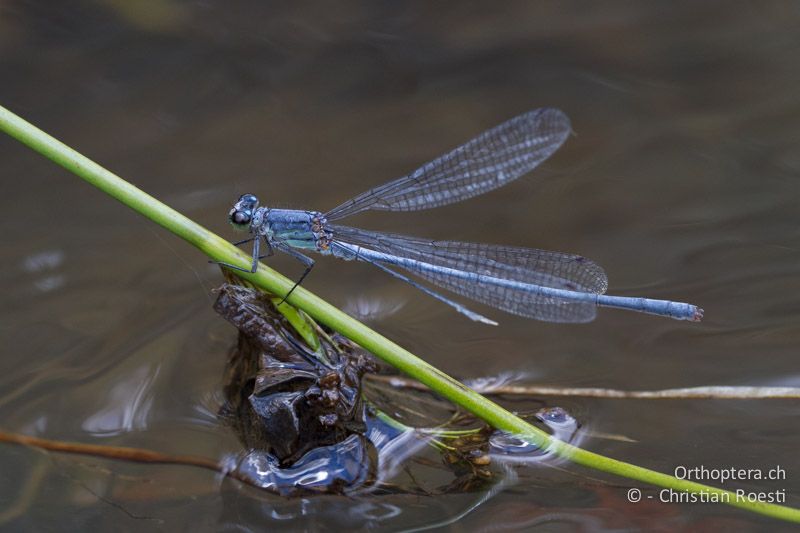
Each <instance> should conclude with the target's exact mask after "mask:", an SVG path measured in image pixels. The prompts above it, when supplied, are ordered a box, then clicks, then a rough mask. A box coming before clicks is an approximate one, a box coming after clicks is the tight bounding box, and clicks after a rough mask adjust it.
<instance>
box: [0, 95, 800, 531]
mask: <svg viewBox="0 0 800 533" xmlns="http://www.w3.org/2000/svg"><path fill="white" fill-rule="evenodd" d="M0 129H2V130H3V131H5V132H6V133H8V134H9V135H11V136H12V137H14V138H16V139H17V140H19V141H20V142H22V143H23V144H25V145H27V146H28V147H30V148H32V149H33V150H35V151H37V152H39V153H40V154H42V155H44V156H45V157H47V158H49V159H51V160H52V161H54V162H55V163H57V164H59V165H61V166H62V167H64V168H65V169H67V170H68V171H70V172H72V173H73V174H75V175H77V176H79V177H80V178H83V179H84V180H86V181H88V182H89V183H91V184H92V185H94V186H95V187H97V188H99V189H100V190H102V191H104V192H106V193H107V194H109V195H111V196H113V197H114V198H116V199H117V200H119V201H120V202H122V203H123V204H125V205H127V206H128V207H130V208H132V209H134V210H135V211H138V212H139V213H141V214H142V215H144V216H146V217H147V218H149V219H150V220H152V221H153V222H156V223H157V224H160V225H161V226H163V227H164V228H166V229H167V230H169V231H171V232H172V233H174V234H176V235H178V236H179V237H182V238H183V239H185V240H186V241H188V242H189V243H190V244H193V245H194V246H196V247H197V248H198V249H200V251H202V252H203V253H205V254H206V255H208V256H209V257H210V258H212V259H213V260H215V261H224V262H227V263H231V264H234V265H239V266H241V267H243V268H248V267H249V265H250V257H249V256H248V255H246V254H245V253H243V252H242V251H241V250H239V249H237V248H236V247H234V246H232V245H231V244H229V243H228V242H227V241H226V240H225V239H222V238H221V237H218V236H217V235H215V234H213V233H211V232H210V231H208V230H207V229H205V228H203V227H202V226H200V225H198V224H197V223H195V222H193V221H192V220H190V219H188V218H187V217H185V216H183V215H182V214H180V213H178V212H177V211H175V210H173V209H172V208H170V207H168V206H167V205H165V204H163V203H161V202H159V201H158V200H156V199H155V198H153V197H151V196H150V195H148V194H146V193H145V192H143V191H141V190H140V189H138V188H136V187H135V186H133V185H131V184H130V183H128V182H126V181H125V180H123V179H122V178H120V177H118V176H116V175H115V174H113V173H112V172H110V171H108V170H106V169H105V168H103V167H101V166H100V165H98V164H97V163H95V162H94V161H91V160H90V159H88V158H86V157H85V156H83V155H81V154H79V153H78V152H76V151H75V150H73V149H71V148H70V147H68V146H66V145H65V144H63V143H61V142H60V141H58V140H56V139H55V138H53V137H51V136H49V135H48V134H46V133H45V132H43V131H41V130H40V129H38V128H36V127H35V126H33V125H32V124H30V123H28V122H26V121H25V120H23V119H22V118H20V117H18V116H16V115H15V114H13V113H11V112H10V111H8V110H7V109H5V108H3V107H1V106H0ZM237 275H239V276H241V277H242V278H244V279H247V280H248V281H250V282H252V283H253V284H254V285H256V286H258V287H260V288H262V289H264V290H267V291H269V292H271V293H272V294H275V295H279V296H280V295H285V294H286V293H287V292H288V291H289V290H290V289H291V288H292V286H293V285H294V284H293V282H292V281H291V280H289V279H287V278H285V277H284V276H282V275H280V274H279V273H277V272H275V271H274V270H272V269H271V268H269V267H267V266H266V265H263V264H262V265H260V266H259V268H258V271H257V272H256V273H254V274H249V273H237ZM287 302H288V303H289V304H291V305H293V306H295V307H298V308H300V309H302V310H303V311H304V312H306V313H307V314H308V315H309V316H311V317H312V318H314V319H315V320H317V321H319V322H321V323H323V324H325V325H327V326H328V327H330V328H332V329H333V330H335V331H338V332H339V333H341V334H342V335H344V336H346V337H348V338H349V339H351V340H353V341H354V342H356V343H358V344H360V345H361V346H362V347H363V348H365V349H366V350H369V351H370V352H372V353H373V354H375V355H376V356H377V357H379V358H381V359H383V360H384V361H385V362H387V363H388V364H390V365H392V366H394V367H396V368H398V369H399V370H400V371H402V372H404V373H406V374H407V375H409V376H411V377H412V378H414V379H416V380H418V381H420V382H421V383H424V384H425V385H427V386H428V387H430V388H431V389H432V390H434V391H435V392H436V393H438V394H439V395H441V396H443V397H444V398H447V399H448V400H450V401H452V402H453V403H455V404H457V405H459V406H461V407H462V408H464V409H466V410H467V411H469V412H471V413H472V414H474V415H475V416H477V417H478V418H481V419H483V420H484V421H486V422H487V423H488V424H490V425H491V426H493V427H495V428H497V429H499V430H502V431H506V432H508V433H511V434H514V435H517V436H519V437H520V438H523V439H525V440H527V441H529V442H532V443H534V444H536V445H537V446H538V447H540V448H543V449H548V450H550V451H552V452H553V453H555V454H556V455H558V456H560V457H562V458H564V459H567V460H569V461H572V462H573V463H576V464H579V465H583V466H586V467H589V468H593V469H596V470H601V471H603V472H609V473H612V474H616V475H619V476H623V477H626V478H629V479H633V480H637V481H641V482H644V483H648V484H651V485H655V486H659V487H664V488H667V489H672V490H675V491H688V492H692V493H696V494H707V495H712V494H713V495H717V496H719V497H720V498H727V500H728V501H727V502H726V503H728V504H730V505H732V506H735V507H739V508H742V509H746V510H749V511H754V512H757V513H760V514H763V515H767V516H772V517H775V518H780V519H783V520H789V521H793V522H800V510H798V509H794V508H791V507H785V506H781V505H777V504H773V503H761V502H749V501H746V500H744V501H743V500H740V499H739V498H737V497H736V494H734V493H732V492H730V491H726V490H723V489H719V488H715V487H709V486H706V485H702V484H700V483H696V482H693V481H687V480H682V479H677V478H675V477H672V476H669V475H666V474H662V473H660V472H656V471H653V470H649V469H646V468H642V467H639V466H635V465H632V464H629V463H625V462H623V461H618V460H616V459H611V458H608V457H604V456H602V455H598V454H596V453H593V452H589V451H586V450H583V449H580V448H578V447H576V446H573V445H571V444H568V443H566V442H563V441H560V440H557V439H555V438H553V437H551V436H550V435H548V434H547V433H546V432H544V431H542V430H540V429H538V428H536V427H534V426H532V425H531V424H528V423H527V422H525V421H524V420H522V419H521V418H519V417H517V416H515V415H513V414H512V413H510V412H508V411H506V410H505V409H503V408H502V407H500V406H499V405H497V404H495V403H494V402H492V401H490V400H488V399H487V398H485V397H483V396H481V395H479V394H477V393H476V392H474V391H472V390H471V389H469V388H467V387H466V386H464V385H462V384H461V383H459V382H458V381H456V380H454V379H453V378H451V377H450V376H448V375H447V374H445V373H443V372H441V371H440V370H438V369H437V368H435V367H433V366H431V365H429V364H428V363H426V362H425V361H423V360H422V359H420V358H418V357H416V356H415V355H414V354H412V353H410V352H409V351H407V350H405V349H404V348H402V347H400V346H399V345H397V344H395V343H394V342H392V341H390V340H389V339H387V338H386V337H383V336H382V335H380V334H379V333H376V332H375V331H373V330H371V329H370V328H368V327H367V326H365V325H364V324H361V323H360V322H358V321H357V320H355V319H354V318H352V317H350V316H348V315H347V314H345V313H344V312H342V311H340V310H339V309H337V308H336V307H334V306H332V305H331V304H329V303H327V302H326V301H324V300H322V299H321V298H319V297H317V296H315V295H314V294H312V293H311V292H309V291H307V290H306V289H304V288H303V287H298V288H296V289H295V290H294V291H293V292H292V294H291V296H290V297H289V298H288V299H287ZM656 498H657V496H656Z"/></svg>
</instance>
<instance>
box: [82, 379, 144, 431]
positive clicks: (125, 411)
mask: <svg viewBox="0 0 800 533" xmlns="http://www.w3.org/2000/svg"><path fill="white" fill-rule="evenodd" d="M158 375H159V368H158V366H154V367H153V366H150V365H143V366H140V367H138V368H133V369H129V370H128V371H127V372H126V373H125V375H124V376H121V377H120V376H115V381H114V382H113V384H112V385H111V387H110V388H109V390H108V392H107V395H106V397H105V401H104V402H103V404H104V407H103V409H101V410H100V411H97V412H96V413H94V414H92V415H90V416H89V417H87V418H86V419H85V420H84V421H83V424H82V425H81V427H82V428H83V430H84V431H86V432H87V433H89V434H92V435H95V436H98V437H100V436H103V437H110V436H114V435H119V434H121V433H126V432H132V431H137V430H143V429H146V428H147V421H148V419H149V417H150V410H151V409H152V407H153V391H152V387H153V386H154V384H155V382H156V380H157V379H158Z"/></svg>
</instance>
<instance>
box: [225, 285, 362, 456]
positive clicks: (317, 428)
mask: <svg viewBox="0 0 800 533" xmlns="http://www.w3.org/2000/svg"><path fill="white" fill-rule="evenodd" d="M214 309H215V310H216V311H217V312H218V313H219V314H221V315H222V316H223V317H225V318H226V319H227V320H228V321H230V322H231V323H232V324H233V325H235V326H236V327H237V328H238V329H239V340H238V344H237V346H236V348H235V349H234V350H233V351H232V353H231V357H230V360H229V364H228V378H227V385H226V387H225V395H226V399H227V401H228V406H227V410H228V412H229V414H231V415H232V416H233V420H234V421H235V422H234V427H236V429H238V430H239V433H240V437H241V439H242V441H243V442H244V444H245V445H246V446H247V447H249V448H252V449H256V450H262V451H267V452H269V453H271V454H272V455H274V456H275V458H277V460H278V461H279V463H280V464H281V465H282V466H288V465H291V464H293V463H294V462H295V461H297V460H298V459H299V458H300V457H301V456H303V454H305V453H306V452H308V451H309V450H311V449H314V448H318V447H323V446H331V445H335V444H337V443H340V442H343V441H345V440H346V439H347V437H349V436H350V435H353V434H363V432H364V429H365V425H364V409H363V405H362V402H361V394H360V393H361V377H362V376H363V375H364V373H365V372H367V371H370V370H374V369H375V368H376V367H375V364H374V363H373V362H372V360H371V359H370V358H369V356H368V355H367V354H366V352H364V351H363V350H361V349H359V348H357V347H355V346H354V345H352V343H350V342H349V341H347V340H346V339H344V338H342V337H337V336H334V337H332V338H331V339H330V341H328V340H327V339H321V342H320V348H319V349H318V350H317V351H316V352H312V351H311V349H310V348H308V347H307V346H306V345H305V344H304V343H303V341H301V340H299V339H298V338H296V337H295V336H294V335H293V333H292V331H293V330H292V328H290V327H289V325H288V324H287V323H286V319H285V318H283V316H282V315H280V314H278V313H277V312H276V311H275V309H274V307H273V305H272V302H271V301H270V298H269V297H268V296H266V295H264V294H263V293H259V292H257V291H254V290H251V289H247V288H245V287H241V286H237V285H230V284H227V285H224V286H223V287H222V288H220V290H219V296H218V298H217V301H216V303H215V304H214Z"/></svg>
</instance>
